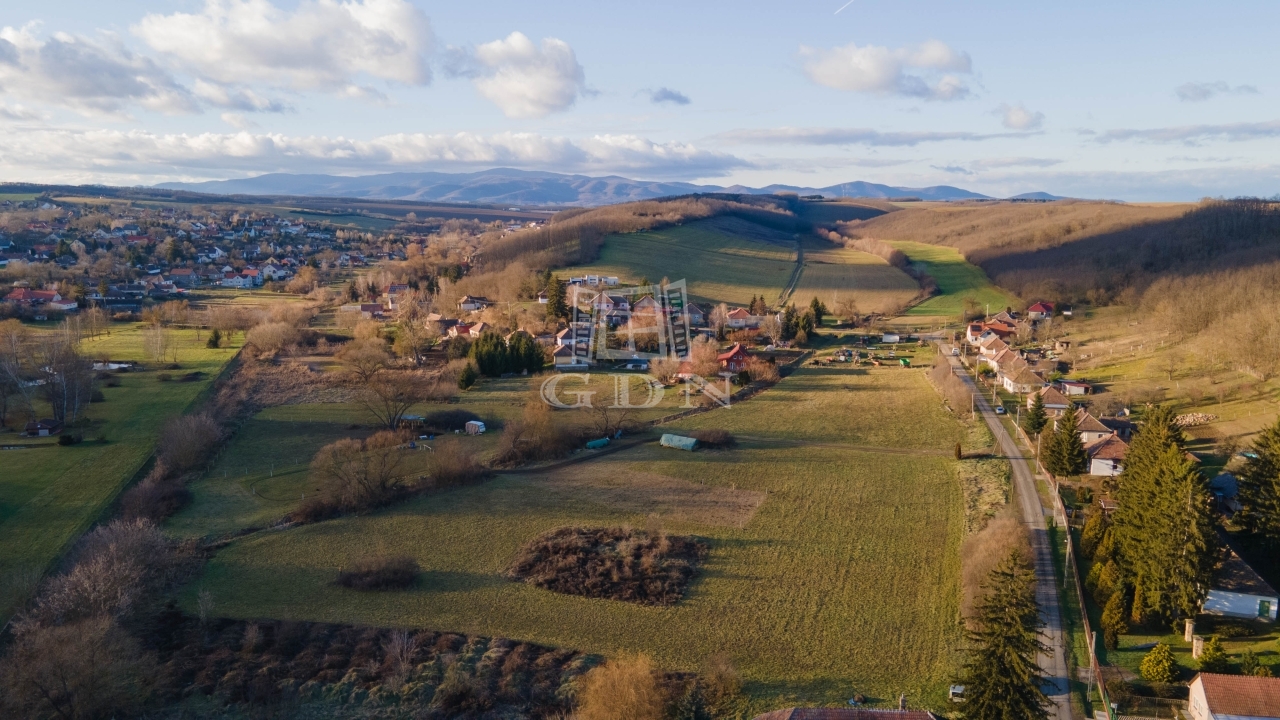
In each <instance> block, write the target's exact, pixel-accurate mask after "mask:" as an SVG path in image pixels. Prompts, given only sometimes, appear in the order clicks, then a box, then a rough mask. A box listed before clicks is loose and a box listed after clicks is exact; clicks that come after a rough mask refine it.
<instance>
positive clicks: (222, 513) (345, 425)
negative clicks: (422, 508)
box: [166, 376, 681, 537]
mask: <svg viewBox="0 0 1280 720" xmlns="http://www.w3.org/2000/svg"><path fill="white" fill-rule="evenodd" d="M636 377H637V378H638V376H636ZM541 379H542V377H541V376H540V377H535V378H503V379H483V380H481V381H480V382H479V383H478V384H477V385H476V386H474V387H473V388H472V389H470V390H468V391H466V392H464V393H462V394H461V395H460V396H459V398H458V402H457V403H450V404H442V405H435V404H432V405H421V406H418V407H415V408H413V409H412V411H411V413H410V414H418V415H429V414H431V413H433V412H440V411H446V410H468V411H471V412H473V413H475V414H476V415H479V416H480V418H481V419H482V420H483V421H484V422H485V424H486V426H487V428H488V432H486V433H485V434H484V435H481V436H477V437H469V436H461V437H460V438H459V440H460V441H461V442H464V443H466V445H467V448H468V449H469V450H470V451H472V452H474V453H475V454H476V455H477V456H478V457H480V458H481V459H482V460H483V459H487V458H488V457H490V456H491V455H492V454H493V452H494V451H495V450H496V448H497V446H498V439H499V436H500V435H501V433H502V428H503V425H504V424H505V423H506V422H508V421H511V420H514V419H517V418H519V417H520V415H521V413H522V412H523V410H524V405H525V403H526V402H528V400H529V398H530V397H531V394H532V393H533V392H534V391H535V390H536V386H537V383H538V382H539V381H541ZM606 382H608V380H607V379H606V378H603V377H600V378H596V379H595V381H594V383H593V384H592V387H595V388H596V389H598V390H600V391H602V392H605V393H606V394H608V391H607V389H608V388H610V387H611V385H606V384H605V383H606ZM633 382H638V380H637V381H633ZM573 387H577V386H576V385H574V384H573V383H565V384H564V385H563V388H564V389H566V390H567V389H572V388H573ZM632 392H633V393H634V394H633V396H632V402H640V401H641V400H643V399H644V395H643V392H642V391H641V390H640V389H639V388H635V389H633V391H632ZM680 402H681V398H680V397H679V396H678V394H677V392H676V391H675V390H674V389H669V390H668V391H667V392H666V393H665V394H664V396H663V399H662V402H661V403H660V404H659V405H658V406H657V407H654V408H652V409H648V410H642V411H637V413H636V415H635V417H636V418H638V419H641V420H646V419H652V418H656V417H661V416H664V415H669V414H672V413H675V412H678V411H679V410H680V407H679V403H680ZM376 422H377V420H376V418H375V417H374V416H373V415H371V414H370V413H369V411H368V410H367V409H366V408H365V407H364V406H362V405H359V404H345V403H322V404H303V405H282V406H278V407H270V408H266V409H265V410H262V411H261V412H259V413H258V414H257V415H255V416H254V417H252V418H250V419H249V420H248V421H247V422H245V424H244V425H242V426H241V427H240V429H239V430H238V431H237V432H236V435H235V437H233V438H232V439H231V440H230V441H229V442H228V443H227V444H226V446H225V447H224V448H223V450H222V451H221V452H220V453H219V454H218V457H217V459H216V460H215V461H214V463H213V466H212V468H211V469H210V470H209V472H208V473H207V474H206V475H205V476H204V477H202V478H200V479H199V480H196V481H195V482H193V483H191V485H190V490H191V493H192V501H191V502H190V503H189V504H188V505H187V506H186V507H185V508H183V509H182V510H181V511H180V512H179V513H178V514H177V515H175V516H174V517H173V518H171V519H170V520H169V522H168V524H167V528H166V529H167V530H168V531H169V532H171V533H174V534H175V535H179V536H182V537H206V536H209V537H216V536H222V535H227V534H230V533H234V532H236V531H238V530H242V529H244V528H250V527H264V526H270V525H272V524H275V523H276V522H278V521H279V520H280V519H281V518H282V517H284V516H285V515H286V514H288V513H289V512H290V511H292V510H293V509H294V508H296V507H297V506H298V505H300V504H301V503H302V501H303V499H304V497H305V496H307V495H312V494H314V493H316V492H318V491H319V489H320V480H319V479H318V478H314V477H312V476H311V472H310V462H311V458H312V457H313V456H314V455H315V454H316V452H317V451H318V450H319V449H320V448H321V447H323V446H324V445H327V444H328V443H331V442H333V441H335V440H339V439H342V438H345V437H365V436H367V435H369V434H371V433H373V432H374V431H375V430H376V428H375V427H374V425H375V424H376ZM353 426H354V427H353ZM429 462H430V455H429V454H427V453H426V452H423V453H421V454H415V455H412V456H410V457H409V458H408V459H407V461H406V462H405V463H404V466H403V468H402V469H403V472H404V473H405V474H412V473H417V472H427V471H428V470H427V466H428V464H429Z"/></svg>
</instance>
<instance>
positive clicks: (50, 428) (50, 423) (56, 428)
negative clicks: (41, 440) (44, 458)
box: [26, 420, 62, 437]
mask: <svg viewBox="0 0 1280 720" xmlns="http://www.w3.org/2000/svg"><path fill="white" fill-rule="evenodd" d="M26 430H27V435H29V436H30V437H49V436H50V435H57V434H58V433H60V432H62V423H61V422H58V421H57V420H39V421H35V422H29V423H27V428H26Z"/></svg>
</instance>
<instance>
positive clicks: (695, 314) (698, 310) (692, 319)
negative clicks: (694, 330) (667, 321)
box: [685, 303, 707, 327]
mask: <svg viewBox="0 0 1280 720" xmlns="http://www.w3.org/2000/svg"><path fill="white" fill-rule="evenodd" d="M685 314H686V315H688V317H689V324H690V325H692V326H694V327H702V326H704V325H706V324H707V312H706V311H705V310H703V309H702V307H701V306H700V305H698V304H697V303H689V304H688V305H686V306H685Z"/></svg>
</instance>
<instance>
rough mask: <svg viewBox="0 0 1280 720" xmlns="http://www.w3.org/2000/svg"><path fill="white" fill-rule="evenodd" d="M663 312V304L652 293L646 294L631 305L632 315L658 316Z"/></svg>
mask: <svg viewBox="0 0 1280 720" xmlns="http://www.w3.org/2000/svg"><path fill="white" fill-rule="evenodd" d="M661 312H662V305H661V304H659V303H658V301H657V300H656V299H654V297H653V296H652V295H645V296H644V297H642V298H640V299H639V300H637V301H635V303H634V304H633V305H632V306H631V314H632V315H651V316H656V315H658V314H660V313H661Z"/></svg>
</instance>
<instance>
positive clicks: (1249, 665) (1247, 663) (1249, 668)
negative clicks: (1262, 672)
mask: <svg viewBox="0 0 1280 720" xmlns="http://www.w3.org/2000/svg"><path fill="white" fill-rule="evenodd" d="M1259 667H1262V666H1261V665H1260V664H1259V663H1258V656H1257V655H1256V654H1255V653H1254V652H1253V651H1252V650H1245V651H1244V652H1243V653H1240V674H1241V675H1255V674H1257V672H1258V668H1259Z"/></svg>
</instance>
